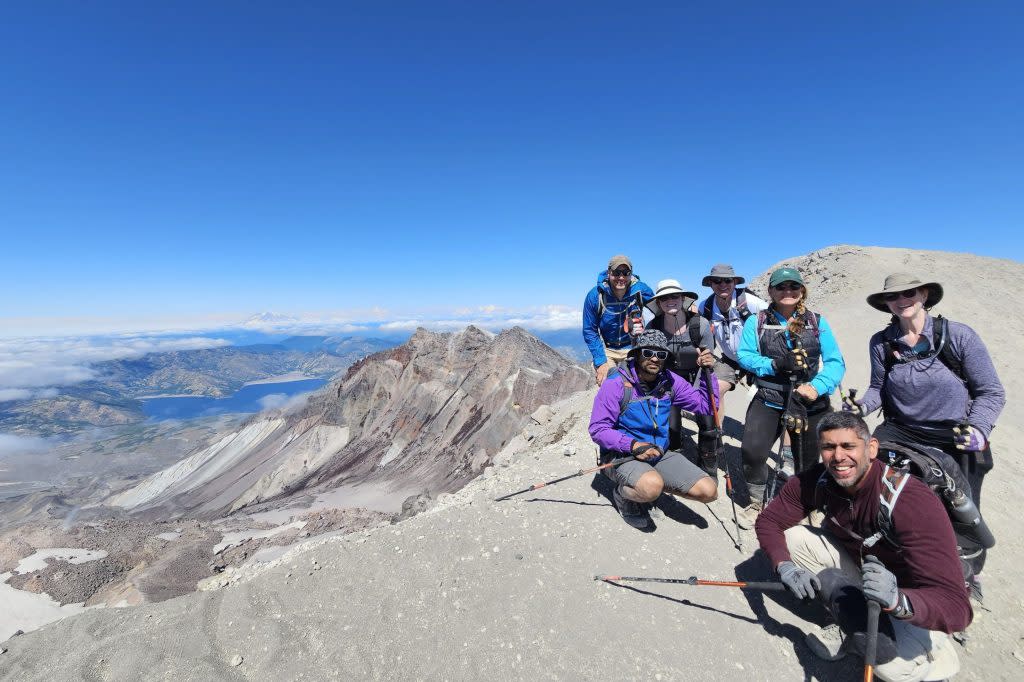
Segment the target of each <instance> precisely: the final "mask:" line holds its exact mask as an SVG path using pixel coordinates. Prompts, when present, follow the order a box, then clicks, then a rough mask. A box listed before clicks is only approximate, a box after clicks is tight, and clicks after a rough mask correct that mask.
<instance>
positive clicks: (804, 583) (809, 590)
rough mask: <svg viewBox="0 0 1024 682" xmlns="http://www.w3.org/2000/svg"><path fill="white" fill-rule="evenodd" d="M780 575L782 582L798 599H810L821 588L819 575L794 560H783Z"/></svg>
mask: <svg viewBox="0 0 1024 682" xmlns="http://www.w3.org/2000/svg"><path fill="white" fill-rule="evenodd" d="M779 577H780V578H782V584H783V585H785V586H786V589H788V590H789V591H790V592H792V593H793V595H794V596H795V597H796V598H797V599H810V598H811V597H813V596H814V595H815V593H816V592H817V591H818V590H820V589H821V583H820V582H818V576H816V575H814V574H813V573H811V572H810V571H808V570H807V569H806V568H801V567H800V566H797V565H796V564H794V563H793V562H792V561H783V562H782V563H781V564H779Z"/></svg>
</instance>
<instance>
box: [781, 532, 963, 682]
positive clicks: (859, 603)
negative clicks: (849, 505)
mask: <svg viewBox="0 0 1024 682" xmlns="http://www.w3.org/2000/svg"><path fill="white" fill-rule="evenodd" d="M786 546H787V547H788V548H789V553H790V556H791V557H792V559H793V562H794V563H795V564H797V565H798V566H802V567H803V568H806V569H807V570H809V571H811V572H813V573H814V574H816V575H817V576H818V579H819V580H820V581H821V594H820V595H819V597H820V598H821V600H822V602H823V603H824V604H825V608H826V609H828V611H829V613H830V614H831V615H832V617H833V619H834V620H835V622H836V623H838V624H839V627H840V628H842V630H843V633H844V635H846V636H847V637H850V638H852V644H853V648H854V650H855V652H856V653H857V654H858V655H861V656H863V652H864V643H865V639H866V637H865V635H864V631H865V629H866V624H867V602H866V600H865V598H864V592H863V591H862V590H861V573H860V568H859V567H858V565H857V562H855V561H854V560H853V559H852V558H851V557H850V556H849V554H847V553H846V550H844V549H843V548H842V547H841V546H840V545H839V543H838V542H836V541H835V540H834V539H833V538H832V536H831V535H829V534H828V533H827V532H825V531H824V530H823V529H821V528H812V527H810V526H804V525H799V526H793V527H792V528H789V529H788V530H787V531H786ZM877 655H878V659H877V661H878V662H877V664H876V666H875V676H876V677H878V678H879V679H882V680H900V681H901V682H916V681H917V680H941V679H945V678H947V677H952V676H953V675H955V674H956V673H957V672H958V671H959V669H960V660H959V658H958V657H957V654H956V646H955V645H954V644H953V640H952V639H951V638H950V637H949V635H947V634H946V633H944V632H938V631H935V630H925V629H924V628H921V627H918V626H916V625H911V624H910V623H908V622H907V621H904V620H898V619H896V618H890V617H889V616H888V615H887V614H884V613H883V614H882V615H881V616H880V617H879V619H878V651H877Z"/></svg>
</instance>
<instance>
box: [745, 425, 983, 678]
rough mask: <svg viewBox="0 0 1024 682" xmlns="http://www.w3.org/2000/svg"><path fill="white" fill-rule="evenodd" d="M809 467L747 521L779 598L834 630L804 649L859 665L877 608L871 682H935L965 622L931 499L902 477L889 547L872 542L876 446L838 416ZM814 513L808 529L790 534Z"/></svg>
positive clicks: (942, 521)
mask: <svg viewBox="0 0 1024 682" xmlns="http://www.w3.org/2000/svg"><path fill="white" fill-rule="evenodd" d="M818 447H819V450H820V452H821V460H822V461H821V464H818V465H817V466H816V467H814V468H813V469H810V470H809V471H805V472H803V473H801V474H798V475H796V476H793V477H792V478H790V479H789V481H787V482H786V485H785V486H783V488H782V491H781V492H780V493H779V496H778V497H777V498H775V499H774V500H772V502H771V503H770V504H769V505H768V506H767V507H765V509H764V511H763V512H761V515H760V516H759V517H758V519H757V524H756V529H757V539H758V541H759V542H760V544H761V549H762V550H764V552H765V554H766V555H767V556H768V559H769V561H770V562H771V565H772V567H773V568H775V569H776V570H777V571H778V572H779V577H780V578H782V581H783V582H784V583H785V584H786V587H787V588H789V590H790V591H791V592H792V593H793V594H794V595H796V596H797V597H798V598H808V597H813V596H817V597H818V598H819V599H821V600H822V602H823V603H824V604H825V607H826V608H827V609H828V611H829V612H830V614H831V615H832V617H833V618H834V620H835V624H833V625H829V626H828V627H826V628H822V629H821V631H820V632H814V633H810V634H809V635H808V636H807V644H808V645H809V646H810V648H811V650H812V651H814V653H815V654H817V655H818V656H820V657H821V658H824V659H826V660H838V659H840V658H842V657H843V656H845V655H846V652H847V650H854V651H856V652H857V653H859V654H861V655H863V651H864V631H865V629H866V622H867V606H866V604H867V602H866V599H870V600H873V601H877V602H879V604H881V607H882V609H883V615H882V617H881V618H880V619H879V628H878V633H879V634H878V653H877V656H878V662H879V663H878V665H877V666H876V668H875V674H876V675H878V677H879V678H881V679H883V680H906V681H908V682H910V681H913V680H941V679H945V678H946V677H950V676H952V675H954V674H955V673H956V672H957V671H958V670H959V668H960V663H959V660H958V659H957V655H956V651H955V648H954V645H953V643H952V640H951V639H950V638H949V636H948V634H949V633H953V632H956V631H959V630H963V629H965V628H966V627H967V626H968V625H969V624H970V622H971V618H972V615H973V614H972V613H971V606H970V602H969V600H968V594H967V589H966V587H965V585H964V579H963V573H962V571H961V569H960V560H959V559H958V558H957V553H956V540H955V538H954V535H953V527H952V525H951V524H950V521H949V517H948V515H947V514H946V510H945V509H944V508H943V505H942V502H941V501H940V500H939V498H938V497H937V496H936V495H935V494H934V493H933V492H932V491H931V490H930V489H929V488H928V486H926V485H925V484H924V483H922V482H921V481H919V480H918V479H916V478H914V477H913V476H910V475H909V474H907V475H905V476H904V477H903V478H902V479H899V478H896V479H892V478H890V479H889V480H888V483H892V482H893V481H896V482H897V483H898V482H900V481H902V482H903V483H904V485H903V487H902V489H901V490H900V491H899V493H898V494H897V495H896V496H895V498H893V496H892V494H891V493H889V492H887V493H886V494H885V496H884V499H885V500H887V501H888V502H890V503H893V499H894V500H895V502H894V503H893V506H892V508H891V512H890V513H891V517H890V518H891V523H890V530H889V533H888V535H889V537H888V538H885V537H880V535H879V531H880V530H883V529H882V526H881V524H880V523H879V514H878V511H879V507H880V505H881V503H882V500H883V495H882V492H883V490H884V487H883V486H886V485H887V481H886V480H883V478H884V475H885V474H886V473H888V472H887V467H886V466H885V465H884V464H883V463H882V462H881V461H878V460H876V459H875V457H876V456H877V454H878V441H877V440H875V439H874V438H871V434H870V432H869V431H868V428H867V425H866V424H865V423H864V420H862V419H861V418H860V417H858V416H857V415H855V414H852V413H849V412H833V413H831V414H829V415H827V416H825V417H824V418H822V420H821V422H820V423H819V425H818ZM815 510H818V511H822V512H823V513H824V521H823V522H822V524H821V527H820V528H816V527H812V526H809V525H803V524H801V522H802V521H803V520H804V518H805V517H808V516H809V515H810V514H811V512H812V511H815Z"/></svg>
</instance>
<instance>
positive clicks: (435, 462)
mask: <svg viewBox="0 0 1024 682" xmlns="http://www.w3.org/2000/svg"><path fill="white" fill-rule="evenodd" d="M589 385H590V376H589V374H588V373H587V372H586V371H584V370H583V369H581V368H580V367H578V366H576V365H574V364H572V363H571V362H570V361H568V360H566V359H565V358H564V357H562V356H561V355H559V354H558V353H557V352H555V351H554V350H552V349H551V348H550V347H548V346H546V345H545V344H543V343H541V342H540V341H538V340H537V339H536V338H535V337H533V336H531V335H530V334H529V333H528V332H526V331H524V330H523V329H520V328H513V329H510V330H507V331H505V332H502V333H501V334H498V335H497V336H495V335H494V334H491V333H488V332H485V331H483V330H481V329H478V328H476V327H468V328H467V329H465V330H464V331H461V332H458V333H454V334H437V333H433V332H429V331H427V330H424V329H420V330H418V331H417V332H416V333H415V334H414V335H413V336H412V338H411V339H410V340H409V341H408V342H407V343H405V344H403V345H402V346H399V347H397V348H394V349H391V350H388V351H383V352H380V353H377V354H375V355H372V356H369V357H367V358H365V359H364V360H362V361H360V362H358V363H356V364H355V365H353V366H352V367H351V368H350V369H349V371H348V372H347V373H346V375H345V376H344V377H343V378H342V379H340V380H337V381H335V382H334V383H332V384H329V385H328V386H326V387H325V388H324V389H323V390H321V391H320V392H319V393H317V394H315V395H314V396H313V397H312V398H311V400H310V402H309V403H308V404H307V405H306V406H305V408H303V409H302V410H301V411H299V412H297V413H293V414H286V413H278V414H269V415H267V414H264V415H260V416H259V417H256V418H253V419H251V420H249V421H248V422H247V423H245V424H244V425H243V426H242V427H241V428H240V429H239V430H237V431H234V432H231V433H229V434H225V435H223V436H222V437H220V438H219V439H218V440H217V441H216V442H212V443H210V444H208V445H207V446H206V447H204V448H202V449H200V450H198V451H197V452H195V453H193V454H192V455H190V456H189V457H187V458H185V459H184V460H182V461H181V462H179V463H177V464H175V465H174V466H172V467H169V468H168V469H165V470H163V471H160V472H158V473H157V474H155V475H153V476H150V477H148V478H147V479H145V480H144V481H142V482H141V483H139V484H138V485H136V486H134V487H133V488H131V489H129V490H126V491H124V492H123V493H121V494H118V495H116V496H114V497H112V498H111V499H110V500H109V503H110V504H113V505H117V506H122V507H127V508H129V509H133V510H140V511H141V510H148V511H150V512H151V513H153V514H159V515H160V516H166V515H167V514H171V515H172V516H176V515H182V514H188V515H197V516H201V517H214V516H220V515H223V514H226V513H231V512H234V511H237V510H239V509H242V508H245V507H251V506H253V505H257V504H260V503H263V502H266V501H268V500H272V499H277V498H281V497H283V496H296V495H306V494H309V493H319V492H323V491H325V490H329V489H333V488H335V487H337V486H339V485H351V484H355V483H366V482H376V483H380V484H381V485H383V486H385V487H387V488H390V489H393V490H402V489H403V488H404V487H405V486H406V485H409V486H413V487H415V489H416V491H417V492H418V491H422V490H429V491H431V492H432V493H434V494H436V493H438V492H445V491H450V490H455V489H457V488H459V487H461V486H462V485H464V484H465V482H466V481H468V480H469V479H470V478H472V477H473V476H475V475H477V474H478V473H479V472H480V471H481V470H482V469H483V468H484V467H485V466H486V465H487V464H488V463H489V461H490V458H492V457H493V456H494V455H495V454H496V453H497V452H498V450H500V449H501V447H502V446H503V445H504V444H505V443H507V442H508V441H509V439H510V438H511V437H512V436H513V435H514V434H516V433H517V432H519V431H520V430H521V429H522V427H523V426H524V425H525V424H526V423H527V421H528V420H529V415H530V414H531V413H533V412H534V411H535V410H537V408H539V407H540V406H541V405H545V404H549V403H551V402H554V401H556V400H558V399H559V398H562V397H564V396H567V395H569V394H571V393H574V392H576V391H579V390H582V389H584V388H587V387H588V386H589Z"/></svg>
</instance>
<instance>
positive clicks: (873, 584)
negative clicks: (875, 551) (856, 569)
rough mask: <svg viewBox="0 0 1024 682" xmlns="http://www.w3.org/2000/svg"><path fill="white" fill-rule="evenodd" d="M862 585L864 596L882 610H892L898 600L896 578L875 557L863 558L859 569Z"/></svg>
mask: <svg viewBox="0 0 1024 682" xmlns="http://www.w3.org/2000/svg"><path fill="white" fill-rule="evenodd" d="M860 576H861V580H863V582H864V585H863V587H862V589H863V590H864V596H865V597H866V598H868V599H870V600H872V601H876V602H878V603H879V604H881V605H882V608H884V609H889V610H891V609H894V608H896V604H897V603H898V602H899V600H900V590H899V588H898V587H897V586H896V576H894V575H893V574H892V573H891V572H890V571H889V569H888V568H886V567H885V566H884V565H883V564H882V562H881V561H879V560H878V558H877V557H875V556H872V555H870V554H869V555H868V556H866V557H864V565H863V566H861V569H860Z"/></svg>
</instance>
